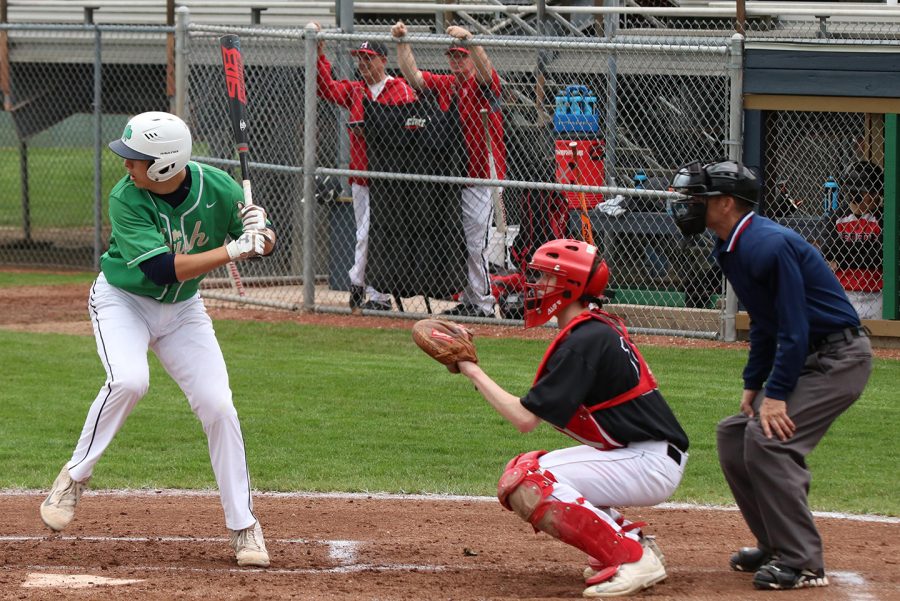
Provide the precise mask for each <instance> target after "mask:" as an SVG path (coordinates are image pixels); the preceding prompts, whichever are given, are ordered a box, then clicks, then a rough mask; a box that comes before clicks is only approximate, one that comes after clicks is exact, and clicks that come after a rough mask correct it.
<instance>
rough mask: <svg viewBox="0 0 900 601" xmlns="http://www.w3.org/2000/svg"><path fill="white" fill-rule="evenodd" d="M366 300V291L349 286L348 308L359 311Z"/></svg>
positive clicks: (358, 287) (360, 287)
mask: <svg viewBox="0 0 900 601" xmlns="http://www.w3.org/2000/svg"><path fill="white" fill-rule="evenodd" d="M365 298H366V290H365V288H363V287H362V286H350V308H351V309H359V308H360V307H362V305H363V300H364V299H365Z"/></svg>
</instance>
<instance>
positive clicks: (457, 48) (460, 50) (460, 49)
mask: <svg viewBox="0 0 900 601" xmlns="http://www.w3.org/2000/svg"><path fill="white" fill-rule="evenodd" d="M453 53H457V54H465V55H468V54H469V49H468V48H466V47H465V46H464V45H462V44H460V43H459V42H453V43H452V44H450V47H449V48H447V51H446V52H444V54H453Z"/></svg>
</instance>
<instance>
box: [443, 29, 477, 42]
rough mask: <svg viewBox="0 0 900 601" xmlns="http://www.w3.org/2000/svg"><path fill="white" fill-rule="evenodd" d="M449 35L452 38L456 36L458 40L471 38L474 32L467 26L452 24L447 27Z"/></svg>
mask: <svg viewBox="0 0 900 601" xmlns="http://www.w3.org/2000/svg"><path fill="white" fill-rule="evenodd" d="M447 35H449V36H450V37H451V38H456V39H457V40H471V39H472V32H470V31H469V30H468V29H466V28H465V27H460V26H459V25H451V26H450V27H448V28H447Z"/></svg>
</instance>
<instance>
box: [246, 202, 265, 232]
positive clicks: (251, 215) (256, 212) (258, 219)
mask: <svg viewBox="0 0 900 601" xmlns="http://www.w3.org/2000/svg"><path fill="white" fill-rule="evenodd" d="M267 217H268V215H267V214H266V210H265V209H264V208H262V207H261V206H259V205H247V206H246V207H244V208H243V209H241V221H243V222H244V231H245V232H247V231H250V230H264V229H266V218H267Z"/></svg>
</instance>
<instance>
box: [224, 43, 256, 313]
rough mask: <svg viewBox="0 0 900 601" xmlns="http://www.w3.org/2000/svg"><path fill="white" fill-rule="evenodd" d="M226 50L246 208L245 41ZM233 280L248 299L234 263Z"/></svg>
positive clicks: (248, 199)
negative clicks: (243, 43) (242, 49)
mask: <svg viewBox="0 0 900 601" xmlns="http://www.w3.org/2000/svg"><path fill="white" fill-rule="evenodd" d="M219 47H220V49H221V51H222V65H223V66H224V68H225V89H226V91H227V92H228V114H229V115H230V116H231V131H232V133H233V134H234V143H235V145H236V146H237V152H238V159H240V163H241V185H242V187H243V188H244V206H250V205H252V204H253V195H252V194H251V192H250V165H249V160H248V158H247V157H248V153H249V151H250V146H249V145H248V144H247V115H246V113H247V89H246V87H245V86H244V58H243V55H242V54H241V39H240V37H238V36H236V35H234V34H228V35H223V36H222V37H221V38H219ZM228 270H229V272H230V273H231V279H232V281H233V282H234V285H235V288H236V289H237V292H238V295H239V296H244V285H243V283H242V282H241V274H240V273H239V272H238V269H237V265H235V264H234V262H231V263H229V264H228Z"/></svg>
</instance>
